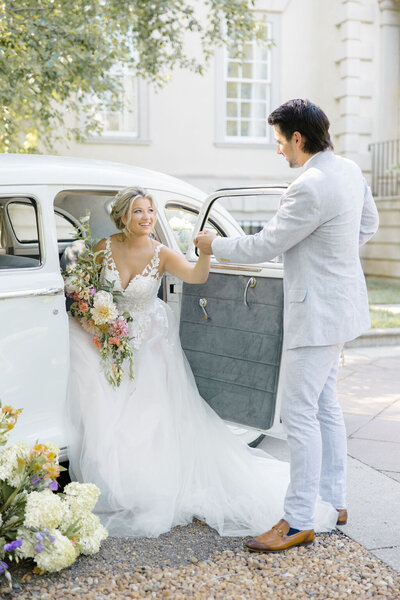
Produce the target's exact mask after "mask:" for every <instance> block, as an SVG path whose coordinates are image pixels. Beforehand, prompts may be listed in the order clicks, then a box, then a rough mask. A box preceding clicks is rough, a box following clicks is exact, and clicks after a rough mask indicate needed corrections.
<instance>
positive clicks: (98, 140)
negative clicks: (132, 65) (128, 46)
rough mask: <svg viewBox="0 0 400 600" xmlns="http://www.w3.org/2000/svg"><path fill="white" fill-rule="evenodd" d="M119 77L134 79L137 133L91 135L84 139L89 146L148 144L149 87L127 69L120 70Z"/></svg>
mask: <svg viewBox="0 0 400 600" xmlns="http://www.w3.org/2000/svg"><path fill="white" fill-rule="evenodd" d="M120 76H121V77H127V76H128V77H133V78H134V79H136V89H137V91H136V98H137V131H136V132H130V131H117V130H116V131H110V132H107V131H105V132H102V133H99V134H92V135H90V136H89V137H87V138H86V139H85V143H89V144H111V143H112V144H142V145H147V144H150V131H149V86H148V83H147V82H146V81H145V80H144V79H142V78H141V77H135V75H134V73H133V72H132V71H131V70H129V69H122V70H121V72H120Z"/></svg>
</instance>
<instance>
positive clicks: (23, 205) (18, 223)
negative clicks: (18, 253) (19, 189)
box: [7, 200, 39, 243]
mask: <svg viewBox="0 0 400 600" xmlns="http://www.w3.org/2000/svg"><path fill="white" fill-rule="evenodd" d="M7 213H8V217H9V220H10V224H11V227H12V229H13V232H14V235H15V237H16V238H17V241H18V242H22V243H27V242H37V241H38V237H39V236H38V228H37V219H36V207H35V205H34V203H33V201H32V200H24V201H21V200H14V201H13V202H10V203H9V204H7Z"/></svg>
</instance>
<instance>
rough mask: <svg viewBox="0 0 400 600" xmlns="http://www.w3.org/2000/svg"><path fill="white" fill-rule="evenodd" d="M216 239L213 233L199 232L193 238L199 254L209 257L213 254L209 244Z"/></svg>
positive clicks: (207, 231)
mask: <svg viewBox="0 0 400 600" xmlns="http://www.w3.org/2000/svg"><path fill="white" fill-rule="evenodd" d="M216 237H217V234H216V233H215V232H214V231H209V230H205V231H199V233H198V234H197V236H196V237H195V238H194V243H195V245H196V246H197V248H198V249H199V250H200V252H203V254H208V255H210V254H212V253H213V251H212V248H211V244H212V243H213V241H214V240H215V238H216Z"/></svg>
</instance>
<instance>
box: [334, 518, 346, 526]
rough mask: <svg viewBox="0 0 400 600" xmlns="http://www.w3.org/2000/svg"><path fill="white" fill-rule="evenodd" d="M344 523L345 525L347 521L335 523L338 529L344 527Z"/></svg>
mask: <svg viewBox="0 0 400 600" xmlns="http://www.w3.org/2000/svg"><path fill="white" fill-rule="evenodd" d="M346 523H347V519H346V520H345V521H338V522H337V523H336V525H338V526H339V527H341V526H342V525H346Z"/></svg>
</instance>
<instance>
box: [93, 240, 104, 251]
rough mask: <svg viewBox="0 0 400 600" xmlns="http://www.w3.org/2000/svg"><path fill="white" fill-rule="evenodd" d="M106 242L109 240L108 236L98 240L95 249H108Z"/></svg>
mask: <svg viewBox="0 0 400 600" xmlns="http://www.w3.org/2000/svg"><path fill="white" fill-rule="evenodd" d="M106 243H107V240H106V238H103V239H101V240H100V241H99V242H97V244H96V245H95V247H94V251H95V252H98V251H99V250H105V249H106Z"/></svg>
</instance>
